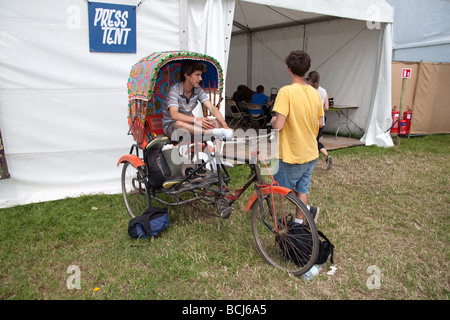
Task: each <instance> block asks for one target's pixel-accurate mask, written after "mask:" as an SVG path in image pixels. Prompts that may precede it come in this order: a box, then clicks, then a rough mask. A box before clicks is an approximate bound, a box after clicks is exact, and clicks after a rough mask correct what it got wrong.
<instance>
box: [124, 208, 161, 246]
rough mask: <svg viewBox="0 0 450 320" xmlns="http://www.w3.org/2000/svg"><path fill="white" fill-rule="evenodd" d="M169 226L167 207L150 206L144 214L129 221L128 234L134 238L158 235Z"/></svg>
mask: <svg viewBox="0 0 450 320" xmlns="http://www.w3.org/2000/svg"><path fill="white" fill-rule="evenodd" d="M168 226H169V214H168V213H167V209H166V208H164V209H161V208H156V207H150V208H148V209H147V210H146V211H145V212H144V214H143V215H142V216H139V217H135V218H133V219H131V220H130V222H129V223H128V234H129V235H130V237H132V238H139V239H145V238H149V237H150V238H151V237H152V236H153V237H155V238H156V237H157V236H158V235H159V234H160V233H161V232H162V231H163V230H164V229H166V228H167V227H168Z"/></svg>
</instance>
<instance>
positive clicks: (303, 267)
mask: <svg viewBox="0 0 450 320" xmlns="http://www.w3.org/2000/svg"><path fill="white" fill-rule="evenodd" d="M273 202H274V204H272V197H271V194H270V193H269V194H265V195H263V200H262V202H260V201H255V202H254V203H253V205H252V219H251V221H252V231H253V236H254V238H255V241H256V245H257V246H258V249H259V251H260V253H261V254H262V256H263V258H264V259H265V260H266V261H267V262H268V263H269V264H270V265H272V266H274V267H276V268H279V269H281V270H284V271H287V272H289V273H292V274H293V275H295V276H299V275H301V274H303V273H305V272H307V271H308V270H309V269H310V268H311V267H312V266H313V265H314V264H315V262H316V259H317V255H318V252H319V237H318V235H317V228H316V225H315V223H314V220H313V218H312V216H311V214H310V213H309V211H308V209H307V208H306V206H305V205H304V204H303V202H301V201H300V199H299V198H298V197H297V196H296V195H295V194H294V193H293V192H290V193H288V194H287V195H283V194H277V193H274V194H273ZM297 210H300V211H302V212H303V214H304V219H303V225H305V226H307V230H308V231H310V232H311V234H310V235H308V236H305V235H298V234H293V233H292V232H290V231H291V230H292V229H291V228H292V224H289V223H288V222H289V221H286V219H285V217H286V218H287V217H288V215H289V214H290V215H292V216H293V217H295V215H296V211H297ZM299 246H300V247H302V248H303V249H302V251H303V252H297V251H296V250H294V251H292V250H291V251H290V252H289V253H287V251H286V249H285V248H287V247H299ZM282 248H283V249H282ZM305 251H306V252H307V254H305V253H304V252H305ZM294 255H295V256H294ZM299 260H301V261H302V262H301V263H299V262H298V261H299ZM293 261H297V262H293Z"/></svg>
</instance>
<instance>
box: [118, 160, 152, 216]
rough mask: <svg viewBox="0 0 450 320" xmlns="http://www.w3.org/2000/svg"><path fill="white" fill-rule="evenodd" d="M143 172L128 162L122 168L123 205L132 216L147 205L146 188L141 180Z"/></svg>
mask: <svg viewBox="0 0 450 320" xmlns="http://www.w3.org/2000/svg"><path fill="white" fill-rule="evenodd" d="M143 176H144V172H143V170H141V169H136V168H134V167H133V166H132V165H131V164H130V163H129V162H126V163H124V165H123V168H122V179H121V180H122V181H121V183H122V194H123V199H124V201H125V207H126V208H127V211H128V213H129V214H130V216H131V217H132V218H134V217H136V216H139V215H141V214H143V213H144V211H145V210H146V209H147V207H148V201H147V189H146V187H145V183H144V181H143Z"/></svg>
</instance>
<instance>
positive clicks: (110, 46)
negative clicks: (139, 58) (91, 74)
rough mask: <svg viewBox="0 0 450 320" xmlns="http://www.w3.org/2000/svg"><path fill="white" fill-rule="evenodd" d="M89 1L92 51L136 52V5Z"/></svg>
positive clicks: (90, 46) (90, 45)
mask: <svg viewBox="0 0 450 320" xmlns="http://www.w3.org/2000/svg"><path fill="white" fill-rule="evenodd" d="M88 3H89V5H88V12H89V49H90V51H92V52H124V53H136V7H135V6H126V5H116V4H110V3H99V2H88Z"/></svg>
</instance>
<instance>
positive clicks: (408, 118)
mask: <svg viewBox="0 0 450 320" xmlns="http://www.w3.org/2000/svg"><path fill="white" fill-rule="evenodd" d="M403 120H406V133H407V134H410V133H411V120H412V111H411V108H410V107H406V111H405V112H403Z"/></svg>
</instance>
